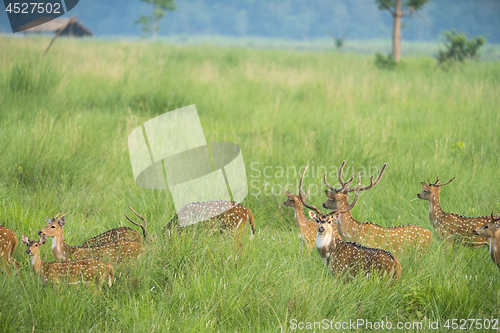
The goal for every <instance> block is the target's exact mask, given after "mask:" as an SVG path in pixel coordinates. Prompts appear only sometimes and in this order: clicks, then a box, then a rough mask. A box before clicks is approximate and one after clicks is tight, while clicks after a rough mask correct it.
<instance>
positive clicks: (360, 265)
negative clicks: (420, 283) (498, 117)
mask: <svg viewBox="0 0 500 333" xmlns="http://www.w3.org/2000/svg"><path fill="white" fill-rule="evenodd" d="M306 171H307V167H306V169H305V170H304V172H303V173H302V177H301V178H300V185H299V198H300V200H301V202H302V204H303V205H304V206H306V207H307V208H309V209H311V211H310V212H309V216H310V217H311V219H312V220H313V221H315V222H316V223H317V235H316V248H317V249H318V252H319V255H320V256H321V258H322V259H323V261H324V262H325V264H326V266H327V267H328V268H329V269H330V271H331V273H332V274H340V275H347V276H348V277H355V276H356V275H358V274H359V273H360V272H364V273H366V274H369V273H372V272H374V273H377V274H379V275H381V276H388V277H389V278H390V279H392V280H394V281H397V280H399V278H400V276H401V264H400V263H399V261H398V259H396V258H395V257H394V256H393V255H392V254H391V253H390V252H389V251H386V250H381V249H375V248H369V247H365V246H362V245H359V244H357V243H354V242H348V241H344V240H342V239H340V238H337V237H335V236H334V225H335V223H338V221H339V219H340V215H341V214H342V213H344V212H346V211H349V210H350V209H352V207H354V205H355V204H356V201H357V200H358V194H359V190H360V184H361V174H359V175H358V177H359V181H358V187H357V190H356V195H355V197H354V200H353V202H352V203H351V204H350V205H348V206H347V207H346V208H344V209H337V210H334V211H331V212H330V213H328V214H326V215H325V214H323V213H322V212H321V211H320V210H319V209H318V208H316V207H315V206H312V205H308V204H306V202H305V200H304V199H305V198H304V197H303V195H302V182H303V179H304V175H305V173H306Z"/></svg>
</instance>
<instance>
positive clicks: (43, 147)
mask: <svg viewBox="0 0 500 333" xmlns="http://www.w3.org/2000/svg"><path fill="white" fill-rule="evenodd" d="M48 42H49V39H47V38H8V37H0V45H1V48H0V124H1V131H0V169H1V170H2V172H1V173H0V205H1V206H0V223H1V224H2V225H4V226H6V227H8V228H10V229H12V230H14V231H15V232H16V234H17V236H18V240H19V244H18V247H17V249H16V251H15V253H14V257H15V259H17V260H19V261H20V262H21V269H20V271H19V275H11V276H9V275H6V274H5V273H4V272H0V279H1V280H2V284H1V285H2V286H1V287H0V331H2V332H28V331H29V332H75V331H77V332H91V331H92V332H118V331H122V332H145V331H148V332H161V331H165V330H168V331H174V332H186V331H192V332H205V331H213V332H219V331H220V332H235V331H238V332H275V331H293V328H294V326H293V323H299V322H303V323H305V322H321V321H322V320H323V319H326V320H328V321H332V322H333V323H344V322H349V321H356V320H365V321H369V322H371V323H380V322H382V321H384V322H385V323H387V322H388V321H389V322H390V323H391V324H392V325H393V328H392V330H391V331H397V329H396V325H397V323H410V326H407V327H406V329H403V330H400V331H406V332H411V331H448V330H449V329H447V328H445V327H444V325H445V323H446V321H447V320H452V319H459V320H460V319H480V320H484V319H489V320H491V319H500V270H499V269H498V267H497V266H496V265H495V264H494V263H493V262H492V260H491V258H490V255H489V253H488V251H487V249H486V248H481V249H469V248H464V247H461V246H450V245H449V244H446V243H441V242H438V241H437V239H436V238H434V241H433V244H432V248H431V249H430V251H429V252H428V253H426V254H425V255H423V256H421V257H419V258H418V259H417V260H415V259H414V258H413V257H411V256H409V257H404V258H400V261H401V264H402V266H403V272H402V277H401V279H400V281H399V282H398V283H397V284H395V285H394V286H387V285H386V284H384V282H383V281H382V282H381V281H378V280H377V279H376V278H370V279H364V278H357V279H355V280H353V281H350V282H346V281H343V280H342V279H338V278H336V277H334V276H331V275H330V273H329V272H328V270H327V269H326V267H325V265H324V264H323V261H322V260H321V258H320V257H319V255H318V254H317V252H316V251H313V253H312V254H311V255H308V254H307V253H301V251H300V247H299V243H298V240H297V229H296V224H295V220H294V213H293V211H292V209H291V208H289V207H285V206H284V205H283V202H284V201H285V200H286V195H285V190H289V191H291V192H294V193H296V192H297V191H298V180H299V177H300V172H301V171H302V170H303V168H304V167H305V166H306V165H308V164H309V165H311V166H310V169H309V172H308V174H307V176H306V178H305V182H306V184H307V185H309V191H310V194H309V197H308V202H309V203H310V204H313V205H315V206H317V207H318V208H321V203H322V202H324V201H325V200H326V197H325V195H324V189H325V186H324V185H323V181H322V176H323V172H324V170H326V171H327V172H329V181H330V183H331V184H332V185H333V184H337V183H338V182H337V179H336V168H338V166H339V165H340V163H341V162H342V160H344V159H345V160H347V168H348V169H346V172H345V174H346V175H347V173H349V174H350V173H352V172H354V171H358V170H359V171H364V173H363V180H362V183H363V184H367V182H368V179H369V176H371V175H373V174H376V173H377V172H378V171H379V168H380V167H381V166H382V164H383V163H384V162H387V164H388V167H387V170H386V172H385V174H384V176H383V178H382V180H381V181H380V183H379V184H378V185H377V186H376V187H375V188H373V189H371V190H369V191H366V192H363V193H362V194H361V195H360V197H359V200H358V202H357V204H356V206H355V207H354V208H353V212H352V213H353V216H354V217H355V218H357V219H358V220H361V221H371V222H375V223H377V224H380V225H383V226H393V225H405V224H416V225H419V226H422V227H424V228H427V229H429V230H431V231H432V232H433V235H435V234H434V231H433V229H432V226H431V224H430V222H429V218H428V209H429V207H428V202H427V201H423V200H418V199H416V195H417V193H418V192H420V191H421V185H420V182H422V181H426V180H427V178H429V179H430V180H431V181H434V180H435V178H436V176H439V177H440V178H441V179H442V180H443V182H446V181H448V180H449V179H451V178H452V177H456V179H455V180H454V181H453V182H452V183H450V184H449V185H446V187H443V190H442V192H441V205H442V207H443V210H444V211H446V212H455V213H460V214H462V215H465V216H479V215H489V214H490V213H491V211H493V210H495V211H498V210H500V187H499V186H498V183H499V181H500V172H499V170H500V145H499V140H498V135H499V134H500V133H499V130H498V129H499V124H500V113H499V112H498V106H499V105H500V89H499V87H500V62H498V61H484V62H474V63H470V64H467V65H466V66H460V67H457V68H453V69H451V70H447V71H444V70H441V69H439V68H437V67H436V61H435V59H433V58H431V57H428V56H407V57H404V59H403V63H402V65H401V66H400V68H398V69H397V70H394V71H386V70H380V69H378V68H376V67H375V65H374V57H373V56H372V55H359V54H354V53H348V52H312V51H297V50H263V49H260V50H258V49H251V48H244V47H241V48H231V47H221V46H208V45H180V46H179V45H168V44H165V43H161V42H144V41H103V40H68V39H62V38H61V39H59V40H57V41H56V43H55V44H54V45H53V47H52V49H51V50H50V51H49V52H48V54H47V55H46V56H45V57H41V54H42V53H43V51H44V49H45V47H46V46H47V44H48ZM191 104H196V107H197V110H198V114H199V116H200V119H201V124H202V126H203V129H204V133H205V137H206V140H207V142H209V141H227V142H234V143H238V144H239V145H240V147H241V150H242V153H243V158H244V160H245V165H246V172H247V178H248V184H249V194H248V196H247V197H246V199H245V200H244V201H243V202H242V204H244V205H245V206H247V207H249V208H250V209H251V210H252V212H253V214H254V216H255V220H256V228H257V232H256V235H255V237H254V238H253V240H250V237H249V229H247V232H246V234H245V237H244V238H243V247H242V248H241V249H237V248H236V247H235V244H234V242H233V241H232V240H231V238H229V237H224V236H220V235H217V234H206V233H203V232H200V231H199V230H190V231H187V232H177V231H175V230H174V231H173V232H172V233H170V234H163V233H162V229H163V228H164V226H165V225H166V224H167V222H168V221H169V220H170V219H171V218H172V216H173V215H174V214H175V208H174V205H173V203H172V201H171V199H170V194H169V192H168V190H163V191H160V190H147V189H142V188H139V187H138V186H136V184H135V182H134V178H133V174H132V169H131V166H130V159H129V154H128V147H127V137H128V135H129V134H130V132H131V131H132V130H133V129H134V128H136V127H137V126H140V125H141V124H142V123H144V122H145V121H147V120H149V119H151V118H153V117H155V116H157V115H160V114H163V113H165V112H167V111H170V110H174V109H176V108H179V107H182V106H187V105H191ZM186 135H189V133H186ZM128 205H130V206H132V207H133V208H134V209H135V210H137V211H138V212H139V213H141V214H142V215H143V216H145V217H146V219H147V221H148V225H149V229H148V230H149V232H150V234H151V239H150V240H149V242H148V243H147V253H146V255H145V256H144V258H143V259H142V260H140V261H139V262H137V263H136V264H134V265H129V266H122V267H116V268H115V270H116V282H115V284H114V285H113V286H112V287H111V288H104V289H103V290H102V291H96V290H95V289H94V288H86V287H81V288H79V289H76V288H74V287H65V286H61V287H54V286H47V287H43V286H42V283H41V282H40V280H39V278H38V276H37V275H36V274H35V273H34V272H33V270H32V267H31V261H30V259H29V256H28V255H27V254H26V246H25V245H24V244H22V242H21V234H26V235H27V236H28V237H29V238H30V239H31V238H34V239H37V238H38V236H37V231H38V230H40V229H41V228H42V227H43V226H44V225H45V217H46V216H49V217H51V216H53V215H55V214H56V213H57V212H59V211H60V210H62V211H63V212H68V215H66V218H67V223H66V226H65V240H66V242H67V243H68V244H70V245H73V244H74V245H76V244H79V243H81V242H82V241H84V240H85V239H87V238H89V237H92V236H94V235H97V234H98V233H101V232H104V231H106V230H108V229H111V228H115V227H118V226H122V225H124V226H130V225H129V224H128V222H127V221H126V220H125V218H124V217H123V215H124V214H128V213H129V210H128V208H127V206H128ZM136 229H137V228H136ZM41 254H42V259H43V260H45V261H53V260H55V259H54V257H53V255H52V253H51V247H50V242H48V244H46V245H44V246H43V247H42V248H41ZM436 321H438V324H439V326H438V327H439V329H438V330H432V329H431V328H429V324H430V323H435V322H436ZM418 323H422V326H419V324H418ZM450 323H451V322H449V324H450ZM469 324H470V322H469ZM467 327H468V326H467ZM323 328H324V327H323ZM368 328H369V327H368ZM296 331H305V330H300V329H297V330H296ZM316 331H319V329H318V328H317V329H316ZM331 331H370V330H369V329H367V326H359V327H357V328H356V329H352V326H349V327H348V328H345V327H344V328H343V329H342V328H340V329H339V328H338V327H337V329H336V328H335V326H334V327H333V329H331ZM373 331H376V330H373ZM478 331H482V329H481V330H478ZM488 331H494V330H491V329H490V330H488Z"/></svg>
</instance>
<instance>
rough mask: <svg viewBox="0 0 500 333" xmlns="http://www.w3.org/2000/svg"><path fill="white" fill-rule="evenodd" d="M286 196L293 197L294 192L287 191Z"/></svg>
mask: <svg viewBox="0 0 500 333" xmlns="http://www.w3.org/2000/svg"><path fill="white" fill-rule="evenodd" d="M286 196H287V197H288V199H293V194H292V193H290V192H288V191H286Z"/></svg>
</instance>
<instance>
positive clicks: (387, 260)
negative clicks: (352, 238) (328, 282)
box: [329, 240, 401, 280]
mask: <svg viewBox="0 0 500 333" xmlns="http://www.w3.org/2000/svg"><path fill="white" fill-rule="evenodd" d="M335 242H336V243H337V246H336V247H335V249H334V250H333V251H332V253H331V254H330V258H329V267H330V269H331V271H332V272H333V273H340V274H348V275H349V276H352V277H354V276H356V275H358V274H359V273H360V272H365V273H370V272H372V271H374V272H377V273H378V274H380V275H382V276H383V275H387V276H388V277H390V278H392V279H394V280H398V279H399V278H400V276H401V264H400V263H399V261H398V260H397V259H396V258H395V257H394V256H393V255H392V254H391V253H390V252H389V251H386V250H382V249H374V248H369V247H365V246H362V245H359V244H357V243H353V242H344V241H341V240H336V241H335Z"/></svg>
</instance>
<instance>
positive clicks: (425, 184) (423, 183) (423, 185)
mask: <svg viewBox="0 0 500 333" xmlns="http://www.w3.org/2000/svg"><path fill="white" fill-rule="evenodd" d="M420 184H422V187H424V188H425V186H429V184H427V183H426V182H420Z"/></svg>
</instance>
